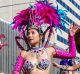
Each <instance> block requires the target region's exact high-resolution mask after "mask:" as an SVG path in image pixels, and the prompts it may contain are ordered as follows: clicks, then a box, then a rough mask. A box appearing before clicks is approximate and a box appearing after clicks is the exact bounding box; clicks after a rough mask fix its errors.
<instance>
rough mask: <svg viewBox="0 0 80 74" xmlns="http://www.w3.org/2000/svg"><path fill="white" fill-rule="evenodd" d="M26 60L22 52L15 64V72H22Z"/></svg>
mask: <svg viewBox="0 0 80 74" xmlns="http://www.w3.org/2000/svg"><path fill="white" fill-rule="evenodd" d="M24 62H25V60H24V58H23V57H22V56H21V54H20V56H18V59H17V61H16V64H15V66H14V69H13V74H20V72H21V69H22V67H23V64H24Z"/></svg>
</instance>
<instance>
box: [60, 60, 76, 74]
mask: <svg viewBox="0 0 80 74" xmlns="http://www.w3.org/2000/svg"><path fill="white" fill-rule="evenodd" d="M74 64H75V62H74V61H73V60H72V59H63V60H61V61H60V65H65V66H73V65H74ZM60 72H61V73H60V74H69V73H70V71H66V70H63V69H60ZM71 72H72V74H75V71H71Z"/></svg>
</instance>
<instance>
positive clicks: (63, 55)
mask: <svg viewBox="0 0 80 74" xmlns="http://www.w3.org/2000/svg"><path fill="white" fill-rule="evenodd" d="M76 30H77V28H76V29H75V26H73V25H71V27H70V34H69V52H67V51H64V50H60V49H57V48H53V54H54V53H55V54H54V55H55V57H57V58H65V59H68V58H75V56H76V46H75V40H74V35H75V32H76Z"/></svg>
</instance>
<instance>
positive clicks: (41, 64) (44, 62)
mask: <svg viewBox="0 0 80 74" xmlns="http://www.w3.org/2000/svg"><path fill="white" fill-rule="evenodd" d="M49 63H50V62H49V60H47V59H42V60H41V61H40V62H39V63H38V64H37V65H36V67H37V68H38V69H40V70H46V69H47V68H48V66H49ZM24 68H25V69H26V70H27V71H32V70H33V69H34V65H33V64H32V62H31V61H26V62H25V64H24Z"/></svg>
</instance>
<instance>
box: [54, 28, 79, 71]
mask: <svg viewBox="0 0 80 74" xmlns="http://www.w3.org/2000/svg"><path fill="white" fill-rule="evenodd" d="M75 43H76V48H77V52H78V53H79V54H80V28H79V29H78V30H77V31H76V34H75ZM53 65H54V66H56V67H58V68H61V69H63V70H71V71H74V70H76V69H78V68H80V63H78V64H75V65H73V66H66V65H59V64H57V63H56V62H53Z"/></svg>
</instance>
